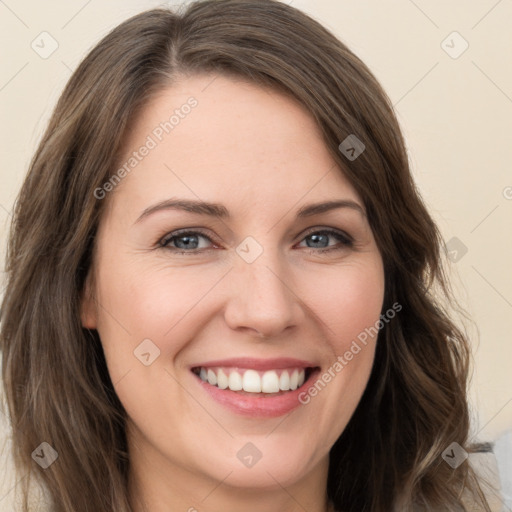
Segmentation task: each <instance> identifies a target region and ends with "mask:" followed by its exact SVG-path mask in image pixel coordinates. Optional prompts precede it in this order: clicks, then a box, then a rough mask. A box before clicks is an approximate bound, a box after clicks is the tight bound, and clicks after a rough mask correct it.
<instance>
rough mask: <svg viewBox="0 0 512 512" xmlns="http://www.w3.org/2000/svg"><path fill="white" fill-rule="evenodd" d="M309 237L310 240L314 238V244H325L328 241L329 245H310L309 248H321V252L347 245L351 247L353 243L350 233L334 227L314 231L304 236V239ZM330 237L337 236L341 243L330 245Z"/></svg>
mask: <svg viewBox="0 0 512 512" xmlns="http://www.w3.org/2000/svg"><path fill="white" fill-rule="evenodd" d="M308 238H309V239H310V240H312V243H313V244H323V243H324V242H327V247H318V246H315V245H313V246H311V245H308V248H309V249H315V248H317V249H320V251H321V252H326V251H332V250H340V249H343V248H345V247H351V246H352V245H353V242H352V240H351V239H350V238H349V236H348V235H345V234H343V233H342V232H339V231H334V230H332V229H323V230H321V231H312V232H310V233H309V234H307V235H306V236H305V237H304V240H307V239H308ZM329 238H335V239H336V240H338V242H339V244H337V245H333V246H332V245H331V246H329V245H328V244H329V242H328V240H329Z"/></svg>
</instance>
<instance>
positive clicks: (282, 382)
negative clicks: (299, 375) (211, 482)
mask: <svg viewBox="0 0 512 512" xmlns="http://www.w3.org/2000/svg"><path fill="white" fill-rule="evenodd" d="M279 389H282V390H283V391H288V390H289V389H290V374H289V373H288V372H283V373H281V377H279Z"/></svg>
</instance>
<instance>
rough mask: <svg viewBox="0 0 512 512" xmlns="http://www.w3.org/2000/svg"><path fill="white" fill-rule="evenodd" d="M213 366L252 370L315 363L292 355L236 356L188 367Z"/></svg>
mask: <svg viewBox="0 0 512 512" xmlns="http://www.w3.org/2000/svg"><path fill="white" fill-rule="evenodd" d="M214 366H233V367H237V368H250V369H254V370H262V371H263V370H276V369H278V368H314V367H316V366H317V365H316V364H315V363H313V362H311V361H305V360H303V359H295V358H292V357H278V358H275V359H255V358H253V357H236V358H231V359H217V360H215V361H207V362H204V363H197V364H193V365H192V366H191V367H190V368H191V369H192V368H201V367H203V368H211V367H214Z"/></svg>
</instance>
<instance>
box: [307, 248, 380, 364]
mask: <svg viewBox="0 0 512 512" xmlns="http://www.w3.org/2000/svg"><path fill="white" fill-rule="evenodd" d="M314 283H315V284H314V286H312V285H309V287H307V289H306V291H305V292H304V293H305V294H306V296H307V297H308V298H309V301H310V304H311V305H312V307H314V308H315V312H316V313H317V315H318V316H319V318H320V319H321V320H322V322H323V325H324V327H325V332H326V336H327V338H328V339H329V340H330V343H331V346H332V348H333V349H334V351H335V352H336V354H338V355H339V354H343V353H344V352H345V351H346V350H347V349H348V347H349V346H350V342H351V341H352V340H353V339H356V338H357V336H358V335H359V334H361V333H364V332H366V330H367V329H368V328H370V327H372V326H374V325H375V323H376V322H378V320H379V316H380V313H381V309H382V304H383V300H384V276H383V270H382V265H381V264H380V261H379V260H377V259H376V258H375V260H373V261H370V262H368V263H366V264H360V263H357V264H347V265H345V266H343V267H339V268H337V269H330V271H329V272H327V273H325V274H324V275H323V276H322V274H320V275H319V277H318V279H315V281H314ZM363 337H364V336H363Z"/></svg>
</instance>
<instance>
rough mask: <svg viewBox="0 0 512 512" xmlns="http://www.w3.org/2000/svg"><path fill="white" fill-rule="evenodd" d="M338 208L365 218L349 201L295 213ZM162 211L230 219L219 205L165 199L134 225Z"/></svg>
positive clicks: (316, 205) (311, 206) (307, 207)
mask: <svg viewBox="0 0 512 512" xmlns="http://www.w3.org/2000/svg"><path fill="white" fill-rule="evenodd" d="M338 208H351V209H353V210H356V211H358V212H359V213H361V214H362V215H363V216H365V212H364V209H363V207H362V206H361V205H360V204H359V203H357V202H355V201H352V200H350V199H338V200H330V201H325V202H323V203H312V204H307V205H304V206H302V207H301V208H300V209H299V210H298V211H297V218H305V217H311V216H313V215H318V214H320V213H324V212H328V211H330V210H335V209H338ZM162 210H183V211H186V212H190V213H195V214H198V215H207V216H210V217H215V218H218V219H230V218H231V214H230V213H229V210H228V209H227V208H226V207H225V206H224V205H222V204H220V203H210V202H207V201H196V200H193V199H166V200H164V201H160V202H159V203H156V204H154V205H152V206H149V207H148V208H146V209H145V210H144V211H143V212H142V213H141V215H140V216H139V218H138V219H137V220H136V221H135V224H136V223H137V222H140V221H141V220H142V219H144V218H146V217H148V216H149V215H151V214H153V213H155V212H158V211H162Z"/></svg>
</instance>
